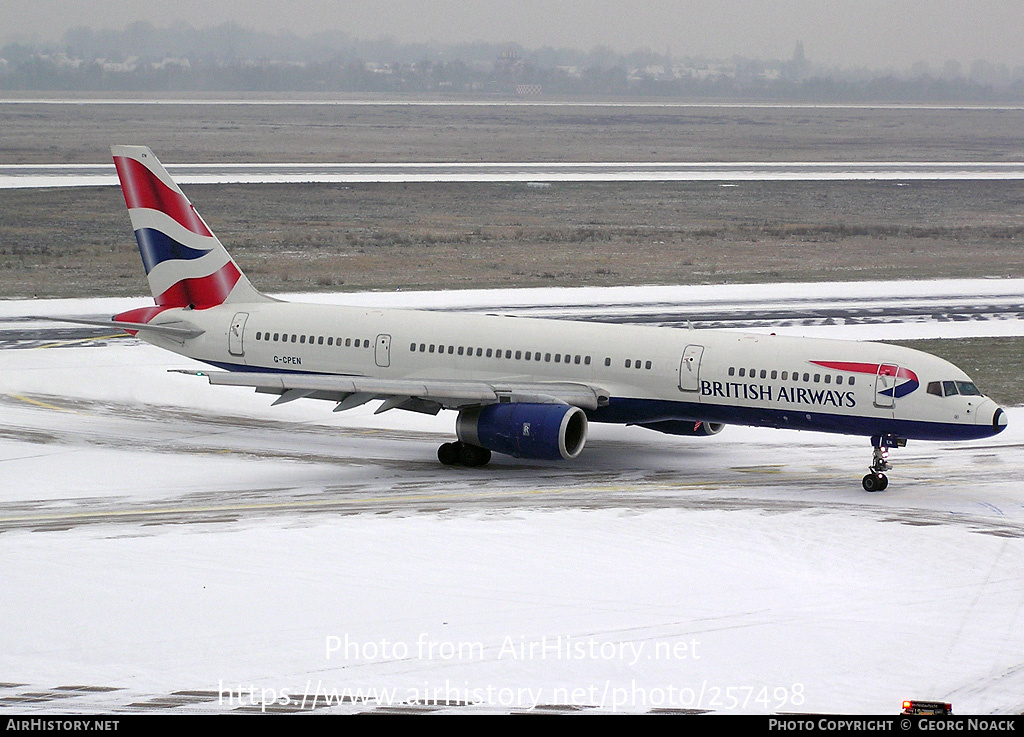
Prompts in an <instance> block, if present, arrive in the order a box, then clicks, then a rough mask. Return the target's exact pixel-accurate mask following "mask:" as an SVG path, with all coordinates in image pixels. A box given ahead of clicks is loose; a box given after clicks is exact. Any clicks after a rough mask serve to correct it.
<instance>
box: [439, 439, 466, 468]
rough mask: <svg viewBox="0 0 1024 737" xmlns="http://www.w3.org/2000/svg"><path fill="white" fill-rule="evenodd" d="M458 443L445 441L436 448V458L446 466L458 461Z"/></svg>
mask: <svg viewBox="0 0 1024 737" xmlns="http://www.w3.org/2000/svg"><path fill="white" fill-rule="evenodd" d="M459 455H460V454H459V444H458V443H445V444H444V445H442V446H441V447H440V448H438V449H437V460H439V461H441V463H443V464H444V465H446V466H454V465H456V464H457V463H458V462H459Z"/></svg>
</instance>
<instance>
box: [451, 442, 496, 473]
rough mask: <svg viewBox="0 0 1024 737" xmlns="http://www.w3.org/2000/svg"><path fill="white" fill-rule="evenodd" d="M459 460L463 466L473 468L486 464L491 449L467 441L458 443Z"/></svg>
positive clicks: (489, 458)
mask: <svg viewBox="0 0 1024 737" xmlns="http://www.w3.org/2000/svg"><path fill="white" fill-rule="evenodd" d="M459 446H460V447H459V461H460V462H461V463H462V465H463V466H467V467H469V468H474V467H476V466H486V465H487V463H488V462H489V461H490V460H491V451H489V450H487V448H481V447H479V446H477V445H470V444H469V443H459Z"/></svg>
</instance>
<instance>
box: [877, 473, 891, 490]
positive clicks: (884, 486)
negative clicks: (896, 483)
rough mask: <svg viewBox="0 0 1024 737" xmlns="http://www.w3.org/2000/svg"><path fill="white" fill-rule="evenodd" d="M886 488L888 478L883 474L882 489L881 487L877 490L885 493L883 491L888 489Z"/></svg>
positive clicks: (887, 486)
mask: <svg viewBox="0 0 1024 737" xmlns="http://www.w3.org/2000/svg"><path fill="white" fill-rule="evenodd" d="M888 488H889V477H888V476H886V475H885V474H884V473H883V474H882V487H881V488H880V489H879V491H885V490H886V489H888Z"/></svg>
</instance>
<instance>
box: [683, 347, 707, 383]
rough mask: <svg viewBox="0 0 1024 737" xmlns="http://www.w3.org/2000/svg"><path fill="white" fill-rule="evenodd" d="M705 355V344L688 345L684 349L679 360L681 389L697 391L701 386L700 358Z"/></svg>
mask: <svg viewBox="0 0 1024 737" xmlns="http://www.w3.org/2000/svg"><path fill="white" fill-rule="evenodd" d="M703 355H704V346H702V345H688V346H686V348H685V349H684V350H683V358H682V360H680V362H679V391H682V392H695V391H697V390H698V389H699V388H700V382H699V381H698V379H699V378H700V359H701V357H702V356H703Z"/></svg>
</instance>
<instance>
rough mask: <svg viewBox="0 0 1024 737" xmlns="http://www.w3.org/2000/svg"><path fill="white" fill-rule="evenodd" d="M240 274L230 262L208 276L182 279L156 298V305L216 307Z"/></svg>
mask: <svg viewBox="0 0 1024 737" xmlns="http://www.w3.org/2000/svg"><path fill="white" fill-rule="evenodd" d="M241 276H242V273H241V272H240V271H239V270H238V268H237V267H236V266H235V265H234V264H233V263H231V262H230V261H229V262H228V263H226V264H224V265H223V266H222V267H221V268H219V269H217V271H215V272H213V273H212V274H210V275H209V276H201V277H198V278H196V279H182V280H181V281H180V282H178V283H177V284H175V285H174V286H172V287H171V288H170V289H168V290H167V291H166V292H164V293H163V294H161V295H159V296H158V297H157V298H156V303H157V304H158V305H162V306H165V307H188V306H189V305H192V306H193V307H195V308H196V309H199V310H201V309H204V308H206V307H216V306H217V305H219V304H223V303H224V300H225V299H227V297H228V295H229V294H231V290H232V289H233V288H234V286H235V283H236V282H237V281H238V280H239V279H240V278H241Z"/></svg>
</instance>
